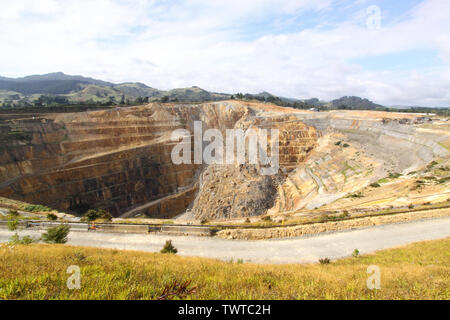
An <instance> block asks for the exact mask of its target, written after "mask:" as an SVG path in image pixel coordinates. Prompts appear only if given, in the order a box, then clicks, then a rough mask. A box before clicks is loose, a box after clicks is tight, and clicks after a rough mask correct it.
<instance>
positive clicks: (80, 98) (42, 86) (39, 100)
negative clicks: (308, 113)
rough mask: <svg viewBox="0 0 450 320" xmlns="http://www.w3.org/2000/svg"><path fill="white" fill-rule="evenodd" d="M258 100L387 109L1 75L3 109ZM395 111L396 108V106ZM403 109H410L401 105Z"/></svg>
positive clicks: (364, 103) (60, 76)
mask: <svg viewBox="0 0 450 320" xmlns="http://www.w3.org/2000/svg"><path fill="white" fill-rule="evenodd" d="M233 98H238V99H256V100H259V101H265V102H271V103H276V104H278V105H282V106H289V107H294V108H302V109H307V108H320V109H364V110H382V109H386V107H385V106H382V105H379V104H376V103H374V102H372V101H369V100H367V99H363V98H360V97H354V96H350V97H347V96H346V97H342V98H339V99H336V100H332V101H330V102H325V101H321V100H319V99H318V98H312V99H305V100H301V99H294V98H286V97H277V96H274V95H272V94H271V93H269V92H265V91H264V92H261V93H259V94H248V93H247V94H241V93H239V94H234V95H232V94H227V93H216V92H209V91H206V90H204V89H201V88H199V87H195V86H194V87H190V88H179V89H172V90H168V91H164V90H159V89H155V88H152V87H149V86H147V85H145V84H143V83H139V82H127V83H120V84H115V83H111V82H107V81H102V80H97V79H93V78H88V77H83V76H71V75H66V74H64V73H62V72H57V73H49V74H44V75H32V76H27V77H22V78H6V77H1V76H0V107H2V108H15V107H35V106H38V107H39V106H55V105H72V104H75V105H83V104H87V105H105V106H107V105H117V104H128V105H132V104H142V103H147V102H152V101H161V102H171V101H178V102H204V101H220V100H228V99H233ZM394 108H395V107H394ZM402 108H408V107H406V106H402Z"/></svg>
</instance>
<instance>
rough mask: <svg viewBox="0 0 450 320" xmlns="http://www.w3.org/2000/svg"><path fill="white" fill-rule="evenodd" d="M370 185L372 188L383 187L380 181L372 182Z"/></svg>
mask: <svg viewBox="0 0 450 320" xmlns="http://www.w3.org/2000/svg"><path fill="white" fill-rule="evenodd" d="M370 186H371V187H372V188H379V187H381V186H380V184H379V183H378V182H374V183H371V184H370Z"/></svg>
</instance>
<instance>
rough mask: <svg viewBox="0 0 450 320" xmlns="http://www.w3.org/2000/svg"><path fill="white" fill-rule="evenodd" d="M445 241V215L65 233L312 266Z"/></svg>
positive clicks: (107, 243)
mask: <svg viewBox="0 0 450 320" xmlns="http://www.w3.org/2000/svg"><path fill="white" fill-rule="evenodd" d="M41 233H42V232H38V231H28V230H23V231H20V235H21V236H24V235H30V236H34V237H39V235H40V234H41ZM11 235H12V232H10V231H8V230H6V229H0V242H6V241H7V239H8V238H9V237H10V236H11ZM446 237H450V218H448V217H447V218H439V219H432V220H423V221H414V222H409V223H402V224H391V225H383V226H377V227H373V228H370V229H361V230H353V231H345V232H338V233H331V234H322V235H318V236H314V237H308V238H289V239H277V240H262V241H241V240H224V239H217V238H207V237H205V238H202V237H181V236H166V235H145V234H125V233H100V232H99V233H95V232H85V231H76V232H75V231H73V232H71V233H70V235H69V242H68V244H70V245H76V246H91V247H99V248H116V249H124V250H138V251H149V252H157V251H159V250H160V249H161V248H162V247H163V245H164V242H165V241H166V240H168V239H171V240H172V242H173V244H174V246H175V247H176V248H177V249H178V254H180V255H183V256H198V257H208V258H217V259H222V260H226V261H229V260H231V259H233V260H234V261H236V260H237V259H242V260H244V261H245V262H255V263H274V264H280V263H308V262H317V261H318V259H319V258H323V257H328V258H331V259H337V258H342V257H346V256H349V255H351V253H352V252H353V250H354V249H356V248H357V249H358V250H359V251H360V253H361V254H365V253H370V252H374V251H377V250H381V249H387V248H392V247H396V246H400V245H405V244H408V243H412V242H418V241H424V240H433V239H440V238H446Z"/></svg>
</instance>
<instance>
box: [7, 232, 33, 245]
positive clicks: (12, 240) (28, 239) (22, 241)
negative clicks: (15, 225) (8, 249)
mask: <svg viewBox="0 0 450 320" xmlns="http://www.w3.org/2000/svg"><path fill="white" fill-rule="evenodd" d="M33 242H34V239H33V238H31V237H30V236H25V237H23V238H22V239H20V237H19V235H18V234H17V232H16V233H15V234H14V235H13V236H11V238H9V241H8V243H9V244H11V245H19V244H23V245H29V244H31V243H33Z"/></svg>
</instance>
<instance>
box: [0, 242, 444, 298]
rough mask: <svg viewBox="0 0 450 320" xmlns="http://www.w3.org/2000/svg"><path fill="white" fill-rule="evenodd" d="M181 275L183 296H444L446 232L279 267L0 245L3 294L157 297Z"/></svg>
mask: <svg viewBox="0 0 450 320" xmlns="http://www.w3.org/2000/svg"><path fill="white" fill-rule="evenodd" d="M356 246H357V245H356ZM71 265H77V266H79V267H80V269H81V289H79V290H69V289H68V288H67V286H66V282H67V279H68V278H69V276H70V275H69V274H67V273H66V271H67V268H68V267H69V266H71ZM369 265H377V266H379V268H380V270H381V289H380V290H373V291H372V290H369V289H367V286H366V281H367V278H368V276H369V275H368V274H367V267H368V266H369ZM184 281H190V284H189V286H188V289H195V290H194V292H190V293H188V294H187V295H185V296H183V295H181V298H185V299H444V300H448V299H450V238H447V239H443V240H436V241H428V242H421V243H415V244H411V245H408V246H405V247H401V248H395V249H390V250H384V251H380V252H377V253H375V254H371V255H365V256H360V257H356V258H355V257H352V258H346V259H342V260H338V261H332V262H331V263H330V264H319V263H317V264H310V265H281V266H275V265H257V264H247V263H242V262H241V261H230V262H222V261H218V260H211V259H204V258H188V257H180V256H176V255H171V254H159V253H158V254H152V253H142V252H132V251H118V250H107V249H94V248H83V247H71V246H67V245H43V244H32V245H28V246H23V245H22V246H14V247H11V246H8V245H2V246H1V247H0V298H1V299H157V298H159V297H161V295H162V293H163V291H164V289H165V288H166V287H168V286H170V285H172V284H174V283H175V282H178V283H180V282H184ZM169 298H172V299H179V298H180V297H178V296H176V295H175V296H169Z"/></svg>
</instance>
